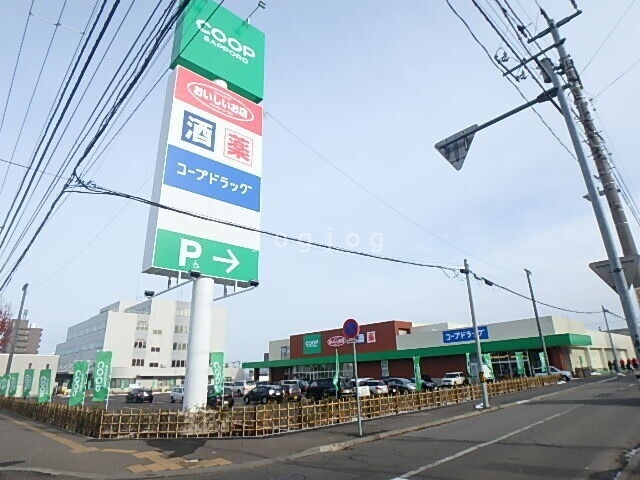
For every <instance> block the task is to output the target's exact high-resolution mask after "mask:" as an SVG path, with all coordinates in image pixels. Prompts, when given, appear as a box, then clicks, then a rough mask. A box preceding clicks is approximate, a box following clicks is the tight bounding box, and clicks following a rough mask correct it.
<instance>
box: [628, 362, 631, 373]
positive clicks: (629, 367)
mask: <svg viewBox="0 0 640 480" xmlns="http://www.w3.org/2000/svg"><path fill="white" fill-rule="evenodd" d="M627 370H629V373H631V360H629V359H627Z"/></svg>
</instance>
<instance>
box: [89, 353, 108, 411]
mask: <svg viewBox="0 0 640 480" xmlns="http://www.w3.org/2000/svg"><path fill="white" fill-rule="evenodd" d="M111 357H112V353H111V352H98V353H96V364H95V369H94V371H93V384H94V385H93V401H94V402H104V401H105V400H106V399H107V397H108V396H109V386H110V384H111Z"/></svg>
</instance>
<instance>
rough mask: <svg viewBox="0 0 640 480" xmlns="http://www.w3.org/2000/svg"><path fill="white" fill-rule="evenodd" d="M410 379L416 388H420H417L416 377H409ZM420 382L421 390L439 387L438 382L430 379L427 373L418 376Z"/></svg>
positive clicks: (432, 389) (431, 389)
mask: <svg viewBox="0 0 640 480" xmlns="http://www.w3.org/2000/svg"><path fill="white" fill-rule="evenodd" d="M410 380H411V382H412V383H413V384H414V385H415V386H416V390H420V388H418V382H416V379H415V378H411V379H410ZM420 384H421V385H422V390H421V391H424V390H428V391H431V392H432V391H434V390H438V388H439V387H438V384H437V383H436V382H434V381H433V380H431V377H430V376H429V375H422V377H420Z"/></svg>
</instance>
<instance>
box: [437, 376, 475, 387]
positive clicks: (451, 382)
mask: <svg viewBox="0 0 640 480" xmlns="http://www.w3.org/2000/svg"><path fill="white" fill-rule="evenodd" d="M467 383H469V382H468V380H467V379H466V377H465V376H464V373H463V372H448V373H445V374H444V377H442V381H441V382H440V385H441V386H442V387H456V386H459V385H466V384H467Z"/></svg>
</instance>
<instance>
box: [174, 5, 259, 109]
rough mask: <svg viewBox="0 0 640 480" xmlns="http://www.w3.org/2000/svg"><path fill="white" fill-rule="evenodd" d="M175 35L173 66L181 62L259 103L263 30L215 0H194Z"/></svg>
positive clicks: (179, 23)
mask: <svg viewBox="0 0 640 480" xmlns="http://www.w3.org/2000/svg"><path fill="white" fill-rule="evenodd" d="M177 25H178V26H177V30H176V34H175V37H174V44H173V54H172V57H171V67H172V68H173V67H176V66H177V65H182V66H184V67H186V68H188V69H189V70H193V71H194V72H197V73H198V74H200V75H202V76H203V77H205V78H208V79H210V80H214V79H217V78H221V79H223V80H225V81H226V82H227V83H228V86H229V89H230V90H232V91H233V92H236V93H238V94H240V95H242V96H243V97H246V98H249V99H250V100H252V101H254V102H257V103H259V102H260V101H262V98H263V92H264V51H265V36H264V33H263V32H261V31H260V30H258V29H257V28H255V27H254V26H253V25H251V24H249V22H246V21H245V20H244V19H243V18H240V17H238V16H237V15H235V14H233V13H232V12H230V11H229V10H227V9H226V8H224V7H222V6H221V5H219V4H218V3H216V2H214V1H212V0H191V5H189V6H188V7H187V9H186V11H185V14H184V16H183V17H182V19H181V21H179V22H178V24H177Z"/></svg>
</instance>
